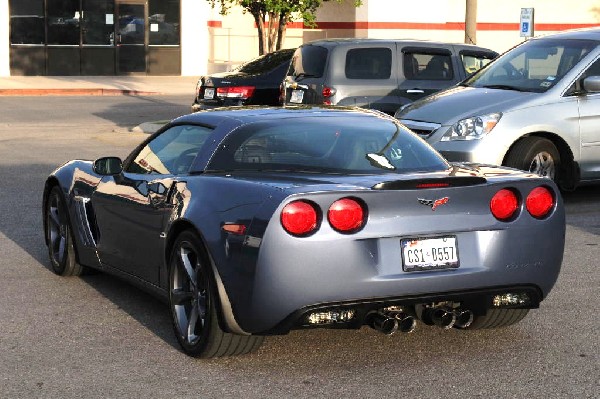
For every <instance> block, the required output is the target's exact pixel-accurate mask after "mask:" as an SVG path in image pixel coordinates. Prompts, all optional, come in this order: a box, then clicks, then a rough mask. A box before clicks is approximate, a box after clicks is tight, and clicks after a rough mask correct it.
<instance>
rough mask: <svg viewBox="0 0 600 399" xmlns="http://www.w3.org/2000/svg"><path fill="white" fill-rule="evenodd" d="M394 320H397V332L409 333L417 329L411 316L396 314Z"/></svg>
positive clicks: (415, 322)
mask: <svg viewBox="0 0 600 399" xmlns="http://www.w3.org/2000/svg"><path fill="white" fill-rule="evenodd" d="M394 318H395V319H396V320H398V331H400V332H403V333H411V332H413V331H415V328H416V327H417V321H416V320H415V318H414V317H413V316H411V315H408V314H406V313H396V314H395V315H394Z"/></svg>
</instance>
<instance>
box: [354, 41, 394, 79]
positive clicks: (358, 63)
mask: <svg viewBox="0 0 600 399" xmlns="http://www.w3.org/2000/svg"><path fill="white" fill-rule="evenodd" d="M391 73H392V50H390V49H389V48H382V47H379V48H355V49H351V50H348V52H347V53H346V78H348V79H389V78H390V76H391Z"/></svg>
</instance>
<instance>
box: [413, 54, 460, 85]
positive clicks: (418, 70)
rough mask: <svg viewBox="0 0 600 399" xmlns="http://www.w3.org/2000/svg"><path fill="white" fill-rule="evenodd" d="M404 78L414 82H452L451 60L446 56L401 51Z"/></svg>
mask: <svg viewBox="0 0 600 399" xmlns="http://www.w3.org/2000/svg"><path fill="white" fill-rule="evenodd" d="M403 54H404V56H403V65H404V68H403V69H404V76H405V77H406V79H416V80H419V79H421V80H452V79H453V78H454V71H453V70H452V59H451V58H450V55H446V54H430V53H424V52H412V51H403Z"/></svg>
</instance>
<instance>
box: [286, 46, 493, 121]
mask: <svg viewBox="0 0 600 399" xmlns="http://www.w3.org/2000/svg"><path fill="white" fill-rule="evenodd" d="M497 55H498V53H496V52H495V51H492V50H489V49H486V48H483V47H477V46H473V45H468V44H455V43H442V42H433V41H425V40H421V41H419V40H392V39H390V40H386V39H360V38H358V39H357V38H350V39H322V40H316V41H313V42H309V43H305V44H303V45H302V46H300V47H299V48H298V49H297V50H296V52H295V53H294V56H293V57H292V61H291V63H290V68H289V70H288V73H287V76H286V78H285V81H284V82H283V85H282V91H283V92H282V97H283V98H282V100H283V102H284V103H285V104H286V105H300V104H318V105H341V106H353V107H363V108H370V109H376V110H379V111H382V112H385V113H387V114H390V115H394V112H396V110H397V109H398V108H400V107H401V106H403V105H405V104H407V103H410V102H412V101H415V100H418V99H419V98H421V97H425V96H427V95H429V94H432V93H435V92H437V91H440V90H442V89H445V88H448V87H450V86H454V85H455V84H456V83H458V82H460V81H462V80H464V79H465V78H466V77H467V76H469V75H470V74H472V73H474V72H475V71H477V70H478V69H479V68H481V67H483V66H484V65H486V64H487V63H489V62H490V61H491V60H492V59H494V58H495V57H496V56H497Z"/></svg>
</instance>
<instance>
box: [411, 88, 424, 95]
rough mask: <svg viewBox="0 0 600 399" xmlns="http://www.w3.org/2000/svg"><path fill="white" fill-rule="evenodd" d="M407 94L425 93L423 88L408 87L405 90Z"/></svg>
mask: <svg viewBox="0 0 600 399" xmlns="http://www.w3.org/2000/svg"><path fill="white" fill-rule="evenodd" d="M406 93H407V94H425V90H421V89H408V90H406Z"/></svg>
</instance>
